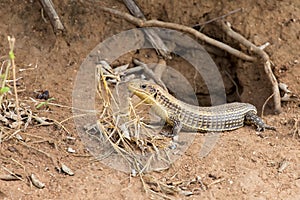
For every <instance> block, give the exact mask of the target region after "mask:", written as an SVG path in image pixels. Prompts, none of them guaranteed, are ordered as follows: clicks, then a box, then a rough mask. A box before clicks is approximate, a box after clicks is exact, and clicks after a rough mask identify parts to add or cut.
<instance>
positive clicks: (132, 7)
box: [123, 0, 171, 59]
mask: <svg viewBox="0 0 300 200" xmlns="http://www.w3.org/2000/svg"><path fill="white" fill-rule="evenodd" d="M123 2H124V4H125V5H126V7H127V8H128V10H129V11H130V12H131V14H132V15H134V16H136V17H138V18H140V19H142V20H146V17H145V16H144V14H143V12H142V11H141V9H140V8H139V7H138V6H137V4H136V3H135V2H134V1H133V0H123ZM143 31H144V33H145V34H146V36H147V38H148V40H149V42H150V43H151V44H152V46H153V47H154V48H155V50H156V52H158V53H159V54H160V55H162V56H163V57H164V58H166V59H171V55H170V53H169V50H168V48H167V47H166V45H165V44H164V42H163V41H162V40H161V38H160V37H159V36H158V35H157V34H156V33H155V31H154V30H152V29H149V30H147V29H146V30H143Z"/></svg>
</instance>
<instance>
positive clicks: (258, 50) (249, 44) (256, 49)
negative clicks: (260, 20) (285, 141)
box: [218, 21, 281, 113]
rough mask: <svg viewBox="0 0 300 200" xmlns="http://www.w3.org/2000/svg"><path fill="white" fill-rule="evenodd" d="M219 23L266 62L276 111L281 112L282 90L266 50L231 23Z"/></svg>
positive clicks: (265, 68) (231, 35)
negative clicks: (240, 32) (232, 26)
mask: <svg viewBox="0 0 300 200" xmlns="http://www.w3.org/2000/svg"><path fill="white" fill-rule="evenodd" d="M218 24H219V25H220V26H221V28H222V29H223V31H225V33H226V34H227V35H228V36H230V37H232V38H233V39H235V40H237V41H238V42H240V43H241V44H243V45H244V46H245V47H247V48H248V49H249V50H250V51H253V52H254V53H255V54H257V55H258V56H260V57H261V59H262V61H263V63H264V70H265V73H266V74H267V76H268V78H269V80H270V82H271V84H272V90H273V93H274V106H275V109H274V111H275V113H280V112H281V101H280V92H279V87H278V82H277V80H276V77H275V76H274V74H273V72H272V69H271V61H270V58H269V56H268V54H267V53H266V52H265V51H263V50H262V49H261V48H259V47H257V46H256V45H255V44H253V43H252V42H250V41H249V40H247V39H246V38H245V37H243V36H242V35H241V34H239V33H237V32H235V31H234V30H232V28H231V26H230V24H229V23H227V24H226V23H225V22H224V21H221V22H220V23H218Z"/></svg>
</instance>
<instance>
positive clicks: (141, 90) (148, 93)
mask: <svg viewBox="0 0 300 200" xmlns="http://www.w3.org/2000/svg"><path fill="white" fill-rule="evenodd" d="M128 89H129V90H130V91H131V92H133V93H134V94H135V95H136V96H138V97H139V98H140V99H142V100H145V101H146V102H147V103H150V104H152V103H154V102H155V98H156V94H157V91H158V90H159V89H160V87H159V86H158V85H156V84H154V83H151V82H150V81H144V80H138V81H131V82H129V83H128Z"/></svg>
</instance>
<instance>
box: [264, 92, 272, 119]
mask: <svg viewBox="0 0 300 200" xmlns="http://www.w3.org/2000/svg"><path fill="white" fill-rule="evenodd" d="M273 96H274V93H272V94H271V95H270V96H269V97H268V98H267V99H266V101H265V102H264V104H263V106H262V109H261V116H262V117H263V116H264V111H265V107H266V105H267V103H268V102H269V101H270V99H271V98H272V97H273Z"/></svg>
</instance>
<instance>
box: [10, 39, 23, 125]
mask: <svg viewBox="0 0 300 200" xmlns="http://www.w3.org/2000/svg"><path fill="white" fill-rule="evenodd" d="M15 41H16V39H15V38H14V37H9V36H8V42H9V49H10V50H9V59H10V62H11V66H12V71H13V83H14V93H15V98H16V113H17V123H18V126H17V129H20V127H21V115H20V110H19V109H20V107H19V98H18V90H17V82H16V65H15V55H14V47H15Z"/></svg>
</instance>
